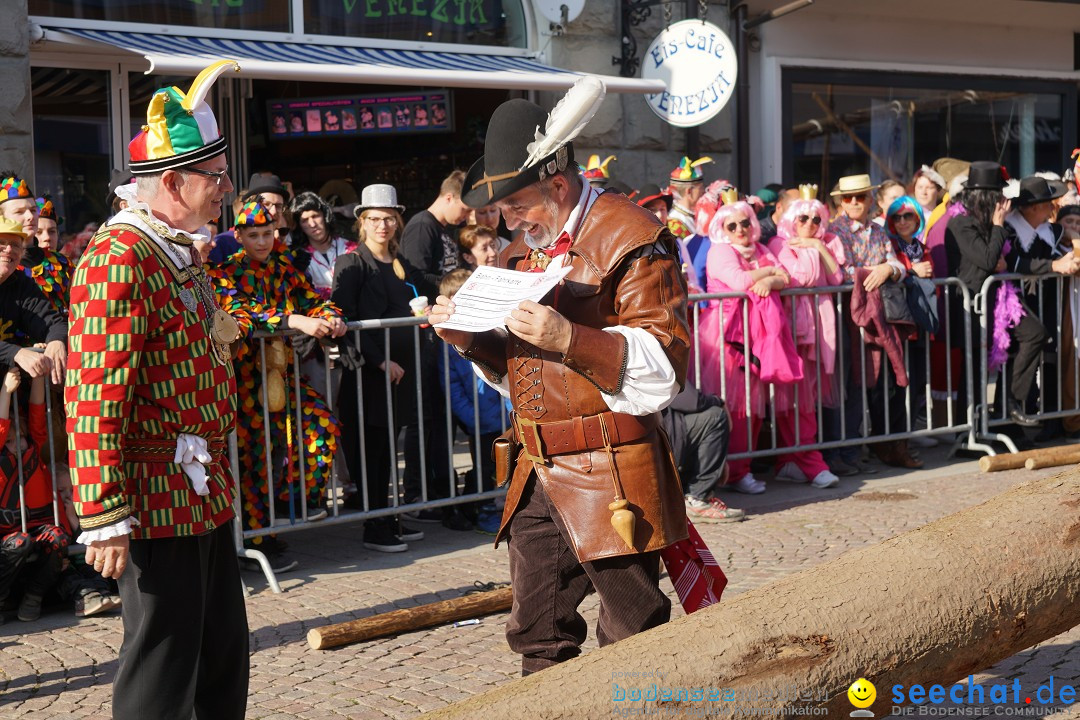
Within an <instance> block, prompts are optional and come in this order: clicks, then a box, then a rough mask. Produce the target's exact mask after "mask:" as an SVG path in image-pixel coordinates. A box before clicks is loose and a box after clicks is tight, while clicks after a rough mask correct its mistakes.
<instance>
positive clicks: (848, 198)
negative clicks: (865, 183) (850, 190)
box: [842, 193, 866, 203]
mask: <svg viewBox="0 0 1080 720" xmlns="http://www.w3.org/2000/svg"><path fill="white" fill-rule="evenodd" d="M842 199H843V201H844V202H846V203H849V202H856V201H858V202H862V201H864V200H866V193H856V194H855V195H844V197H843V198H842Z"/></svg>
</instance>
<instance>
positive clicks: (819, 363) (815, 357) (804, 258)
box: [769, 185, 846, 488]
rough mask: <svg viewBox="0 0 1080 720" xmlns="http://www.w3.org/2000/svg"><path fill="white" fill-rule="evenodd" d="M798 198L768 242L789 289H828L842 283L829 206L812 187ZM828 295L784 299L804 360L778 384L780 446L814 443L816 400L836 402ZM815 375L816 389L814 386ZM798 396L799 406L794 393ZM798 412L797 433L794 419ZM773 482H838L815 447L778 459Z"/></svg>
mask: <svg viewBox="0 0 1080 720" xmlns="http://www.w3.org/2000/svg"><path fill="white" fill-rule="evenodd" d="M799 192H800V199H799V200H796V201H794V202H793V203H791V205H789V206H788V209H787V210H786V211H785V212H784V215H783V217H781V219H780V223H779V225H778V226H777V228H776V231H777V233H778V234H777V236H776V237H774V238H773V239H772V240H770V241H769V250H771V251H772V253H773V255H775V256H776V258H777V260H779V261H780V265H781V266H782V267H783V268H784V270H785V271H786V272H787V273H788V275H789V276H790V277H791V282H790V284H789V286H790V287H803V288H810V287H827V286H830V285H840V284H842V283H843V282H844V270H843V265H844V262H845V260H846V258H845V255H844V244H843V242H841V241H840V239H839V238H838V237H836V236H835V235H833V234H831V233H829V232H827V228H828V226H829V209H828V208H827V207H825V205H824V204H823V203H822V202H821V201H820V200H818V199H817V186H816V185H802V186H800V187H799ZM834 302H835V299H834V296H832V295H827V294H824V295H815V296H811V295H798V296H795V297H791V298H787V300H786V302H785V308H786V311H787V316H788V317H792V310H791V305H790V303H794V306H795V308H794V318H795V347H796V350H797V351H798V353H799V357H800V358H801V359H802V363H803V380H802V382H800V383H797V384H794V385H777V387H776V397H777V406H778V407H783V408H786V409H785V410H784V411H783V412H780V411H778V413H777V418H776V431H777V435H778V436H779V439H780V442H781V443H782V444H783V445H788V446H791V445H811V444H813V443H815V442H817V428H818V425H817V405H816V403H817V398H818V397H819V396H820V397H821V401H822V403H823V404H824V405H825V406H828V407H833V406H835V404H836V388H835V383H834V381H833V370H834V368H835V366H836V311H835V309H834V307H833V306H834ZM819 375H820V380H821V387H820V388H819V387H818V378H819ZM796 395H797V397H798V408H797V409H796V407H795V397H796ZM796 415H797V416H798V430H797V432H796V422H795V417H796ZM777 466H778V468H779V469H778V471H777V473H776V479H777V480H791V481H794V482H809V483H810V484H811V485H813V486H814V487H817V488H828V487H833V486H834V485H836V484H837V482H839V478H837V477H836V475H834V474H833V473H832V472H831V471H830V470H829V466H828V464H826V462H825V460H824V459H823V458H822V457H821V452H819V451H818V450H804V451H801V452H796V453H791V454H789V455H783V456H781V457H779V458H777Z"/></svg>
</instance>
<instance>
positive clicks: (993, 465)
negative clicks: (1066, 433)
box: [979, 448, 1046, 472]
mask: <svg viewBox="0 0 1080 720" xmlns="http://www.w3.org/2000/svg"><path fill="white" fill-rule="evenodd" d="M1045 451H1046V448H1037V449H1035V450H1025V451H1023V452H1017V453H1005V454H1004V455H983V456H982V457H981V458H979V469H980V470H982V471H983V472H999V471H1001V470H1016V469H1017V468H1022V467H1024V463H1025V462H1027V461H1028V459H1029V458H1036V457H1039V455H1041V454H1042V453H1043V452H1045Z"/></svg>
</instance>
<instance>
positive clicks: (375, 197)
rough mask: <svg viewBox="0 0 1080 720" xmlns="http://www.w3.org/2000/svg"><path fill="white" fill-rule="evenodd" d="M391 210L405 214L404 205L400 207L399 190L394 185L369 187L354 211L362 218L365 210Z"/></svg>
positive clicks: (354, 213)
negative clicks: (361, 215) (361, 214)
mask: <svg viewBox="0 0 1080 720" xmlns="http://www.w3.org/2000/svg"><path fill="white" fill-rule="evenodd" d="M376 208H391V209H393V210H397V211H398V212H399V213H403V212H405V206H404V205H398V201H397V189H396V188H395V187H394V186H393V185H383V184H376V185H368V186H367V187H365V188H364V189H363V191H362V192H361V193H360V203H359V204H358V205H357V206H356V208H354V209H353V215H355V216H356V217H360V213H362V212H364V211H365V210H374V209H376Z"/></svg>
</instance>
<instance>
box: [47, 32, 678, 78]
mask: <svg viewBox="0 0 1080 720" xmlns="http://www.w3.org/2000/svg"><path fill="white" fill-rule="evenodd" d="M45 31H46V35H45V37H46V40H50V41H56V42H74V43H78V44H82V43H83V42H85V41H92V42H95V43H104V44H106V45H112V46H113V47H116V48H120V49H122V50H126V51H128V52H132V53H137V54H140V55H143V56H144V57H145V58H146V59H147V60H148V61H149V62H150V69H149V70H147V72H148V73H159V74H164V75H194V74H197V73H198V72H199V71H200V70H202V68H203V67H205V66H206V65H207V61H208V60H219V59H223V58H230V59H235V60H238V61H239V64H240V73H239V75H240V76H241V77H247V78H259V79H268V80H305V81H309V82H312V81H318V82H347V83H377V84H383V85H429V86H442V87H470V88H496V89H508V90H564V89H566V88H568V87H570V86H571V85H572V84H573V83H574V81H575V80H576V79H577V78H578V77H579V75H580V74H579V73H575V72H570V71H567V70H561V69H559V68H554V67H551V66H549V65H545V64H543V63H541V62H538V61H536V60H533V59H531V58H527V57H517V56H512V55H483V54H479V53H474V52H435V51H428V50H404V49H388V48H366V47H345V46H340V45H318V44H301V43H287V42H277V41H266V40H259V41H256V40H235V39H228V38H207V37H189V36H183V35H160V34H159V35H154V34H145V33H136V32H118V31H113V30H85V29H76V28H45ZM601 77H602V79H603V80H604V83H605V85H606V86H607V89H608V91H609V92H617V93H640V94H649V93H656V92H660V91H661V90H664V89H665V86H664V83H663V82H662V81H659V80H642V79H639V78H624V77H617V76H606V75H605V76H601Z"/></svg>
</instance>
